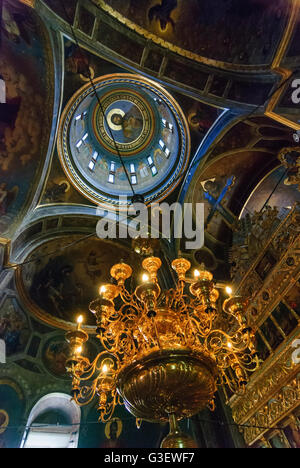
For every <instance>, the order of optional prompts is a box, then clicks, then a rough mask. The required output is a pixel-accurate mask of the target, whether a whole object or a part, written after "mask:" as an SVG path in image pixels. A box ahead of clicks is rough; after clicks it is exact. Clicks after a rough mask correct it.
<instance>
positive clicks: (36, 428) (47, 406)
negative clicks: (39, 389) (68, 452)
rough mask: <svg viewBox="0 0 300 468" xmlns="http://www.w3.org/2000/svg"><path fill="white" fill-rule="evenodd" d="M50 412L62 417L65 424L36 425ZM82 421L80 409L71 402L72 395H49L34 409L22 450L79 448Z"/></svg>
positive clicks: (56, 393)
mask: <svg viewBox="0 0 300 468" xmlns="http://www.w3.org/2000/svg"><path fill="white" fill-rule="evenodd" d="M49 412H52V413H53V412H54V413H56V414H57V415H58V416H60V419H62V420H63V422H64V424H60V425H57V424H47V423H46V424H36V425H35V424H34V422H35V421H36V420H37V419H38V418H39V417H41V416H43V415H45V414H47V413H49ZM80 419H81V411H80V408H79V407H78V406H77V405H76V403H74V401H71V399H70V395H67V394H65V393H58V392H55V393H49V394H48V395H45V396H43V397H42V398H41V399H40V400H39V401H38V402H37V403H36V404H35V405H34V407H33V408H32V410H31V412H30V414H29V417H28V420H27V425H26V428H25V431H24V434H23V438H22V442H21V446H20V448H59V447H60V448H77V445H78V437H79V428H80ZM46 445H47V447H46ZM55 445H59V447H56V446H55Z"/></svg>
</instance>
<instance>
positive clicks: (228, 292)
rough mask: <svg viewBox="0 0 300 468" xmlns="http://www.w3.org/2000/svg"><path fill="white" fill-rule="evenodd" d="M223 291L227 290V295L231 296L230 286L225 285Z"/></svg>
mask: <svg viewBox="0 0 300 468" xmlns="http://www.w3.org/2000/svg"><path fill="white" fill-rule="evenodd" d="M225 291H226V292H227V294H228V295H229V296H231V294H232V288H231V287H230V286H226V288H225Z"/></svg>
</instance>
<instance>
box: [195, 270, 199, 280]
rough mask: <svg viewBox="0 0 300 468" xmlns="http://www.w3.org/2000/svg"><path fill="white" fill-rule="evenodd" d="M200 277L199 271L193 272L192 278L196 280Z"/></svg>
mask: <svg viewBox="0 0 300 468" xmlns="http://www.w3.org/2000/svg"><path fill="white" fill-rule="evenodd" d="M199 276H200V271H199V270H194V277H195V279H198V278H199Z"/></svg>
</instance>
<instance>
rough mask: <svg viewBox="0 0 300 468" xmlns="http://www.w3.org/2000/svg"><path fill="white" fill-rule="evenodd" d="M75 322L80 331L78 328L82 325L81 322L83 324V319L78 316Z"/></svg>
mask: <svg viewBox="0 0 300 468" xmlns="http://www.w3.org/2000/svg"><path fill="white" fill-rule="evenodd" d="M76 321H77V328H78V330H80V326H81V324H82V322H83V317H82V315H78V317H77V320H76Z"/></svg>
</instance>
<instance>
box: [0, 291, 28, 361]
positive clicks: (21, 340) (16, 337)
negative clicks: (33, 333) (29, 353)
mask: <svg viewBox="0 0 300 468" xmlns="http://www.w3.org/2000/svg"><path fill="white" fill-rule="evenodd" d="M29 336H30V329H29V325H28V321H27V318H26V316H25V314H24V312H23V311H21V309H20V308H19V306H18V304H17V302H16V300H15V299H13V298H10V297H7V298H5V299H4V301H3V302H2V304H1V305H0V339H2V340H4V341H5V345H6V355H7V357H10V356H13V355H15V354H18V353H21V352H23V351H24V350H25V347H26V345H27V342H28V339H29Z"/></svg>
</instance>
